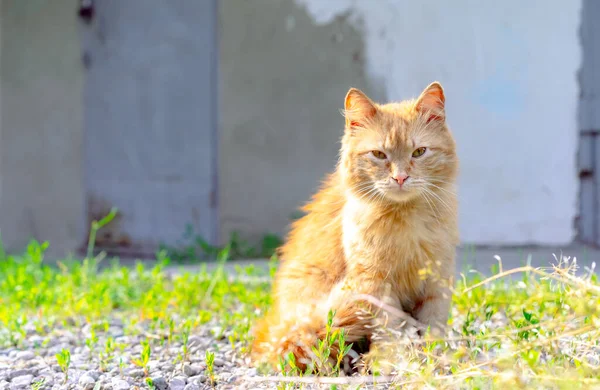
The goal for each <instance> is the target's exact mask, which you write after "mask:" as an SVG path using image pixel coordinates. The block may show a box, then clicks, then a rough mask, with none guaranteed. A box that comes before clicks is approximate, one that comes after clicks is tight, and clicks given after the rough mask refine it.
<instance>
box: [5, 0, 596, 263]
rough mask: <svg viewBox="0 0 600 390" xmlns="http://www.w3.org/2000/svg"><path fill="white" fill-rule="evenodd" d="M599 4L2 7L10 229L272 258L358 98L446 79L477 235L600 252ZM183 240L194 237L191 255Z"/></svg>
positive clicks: (367, 0) (78, 3)
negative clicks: (234, 244)
mask: <svg viewBox="0 0 600 390" xmlns="http://www.w3.org/2000/svg"><path fill="white" fill-rule="evenodd" d="M599 18H600V1H596V0H569V1H561V0H530V1H527V2H523V1H518V0H508V1H503V2H479V1H471V0H459V1H452V2H446V1H434V0H427V1H418V2H415V1H408V0H378V1H373V0H176V1H167V0H1V7H0V230H1V234H2V239H3V241H4V245H5V247H6V248H7V250H21V249H22V248H23V247H24V246H25V245H26V243H27V242H28V241H29V240H30V239H31V238H36V239H38V240H48V241H50V248H51V253H53V254H55V255H59V256H63V255H65V254H69V253H71V254H76V253H77V252H78V251H79V250H81V248H84V247H85V245H86V244H87V236H88V230H89V228H88V226H89V224H90V223H91V221H92V220H95V219H99V218H101V217H102V216H104V215H106V214H107V213H108V211H109V210H110V209H111V208H112V207H117V208H118V210H119V214H118V216H117V217H116V218H115V219H114V220H113V221H112V222H111V223H110V224H109V225H108V226H107V227H105V228H103V229H102V230H101V232H100V234H99V235H98V237H97V245H98V246H99V247H100V248H104V249H108V250H109V251H110V252H111V253H113V254H117V255H121V256H133V257H147V256H152V255H153V254H154V253H155V252H156V250H157V249H158V248H159V247H161V246H167V247H171V248H184V247H185V246H186V245H196V246H198V247H201V248H204V249H205V250H206V251H209V249H210V248H211V247H213V246H218V245H223V244H224V243H225V242H227V241H228V240H230V239H232V237H233V238H234V239H235V240H238V242H242V241H243V242H247V243H248V245H249V247H257V248H259V249H258V250H255V251H254V252H252V253H250V252H248V253H247V255H248V256H249V257H252V256H263V255H267V253H266V252H268V251H269V248H271V247H273V246H276V245H277V243H278V242H279V241H278V240H279V237H282V236H283V235H284V234H285V232H286V229H287V227H288V225H289V223H290V221H291V220H293V218H296V217H297V216H298V211H297V210H298V207H299V206H301V205H302V204H303V203H304V202H306V201H307V200H308V198H309V196H310V195H311V194H312V193H313V192H314V191H315V190H316V189H317V187H318V186H319V183H320V180H321V179H322V178H323V176H324V175H325V174H326V173H328V172H330V171H331V170H333V168H334V164H335V162H336V160H337V153H338V147H339V139H340V137H341V135H342V128H343V118H342V116H341V115H340V113H339V110H340V108H341V107H342V104H343V98H344V95H345V93H346V91H347V90H348V89H349V88H350V87H358V88H361V89H363V90H364V91H365V92H366V93H367V94H369V95H370V96H371V97H372V98H373V99H374V100H376V101H380V102H386V101H390V100H401V99H406V98H411V97H414V96H416V95H418V93H420V91H421V90H422V89H423V88H424V87H425V86H427V85H428V84H429V83H430V82H432V81H434V80H438V81H440V82H441V83H442V84H443V86H444V88H445V91H446V97H447V117H448V122H449V125H450V127H451V129H452V131H453V132H454V134H455V136H456V138H457V143H458V149H459V156H460V158H461V175H460V180H459V187H458V188H459V195H460V203H461V209H460V228H461V236H462V241H463V243H464V244H465V245H477V246H490V245H492V246H510V247H515V246H523V245H542V246H566V245H571V244H573V243H579V244H582V243H585V244H588V245H592V246H594V245H597V244H599V243H600V227H599V218H600V208H599V202H600V199H599V196H600V195H599V191H598V189H599V185H600V183H599V182H598V177H597V175H596V171H597V170H596V166H597V164H599V161H598V158H600V152H599V153H596V150H597V149H599V150H600V143H599V144H597V143H596V142H597V141H596V138H597V137H596V135H597V132H598V130H600V114H599V110H598V108H600V27H599V25H598V24H597V23H596V24H594V21H597V20H598V19H599ZM186 240H188V241H190V240H191V242H193V243H194V244H188V243H186Z"/></svg>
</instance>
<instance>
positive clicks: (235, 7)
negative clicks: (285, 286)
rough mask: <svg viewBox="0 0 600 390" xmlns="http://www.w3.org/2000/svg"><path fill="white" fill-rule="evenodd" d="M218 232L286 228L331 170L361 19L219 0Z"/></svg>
mask: <svg viewBox="0 0 600 390" xmlns="http://www.w3.org/2000/svg"><path fill="white" fill-rule="evenodd" d="M219 34H220V42H221V43H220V50H221V56H220V87H221V88H220V107H221V110H220V137H221V139H220V141H221V146H220V150H219V154H220V161H219V163H220V175H219V181H220V194H221V195H220V200H219V203H220V210H221V222H222V235H221V236H222V239H225V238H226V237H227V236H228V234H229V232H231V231H233V230H239V231H241V232H242V233H245V235H246V236H249V237H251V238H257V237H259V236H260V235H262V234H264V233H265V232H269V231H270V232H273V231H274V232H278V233H281V232H283V231H284V229H285V227H286V226H287V225H288V223H289V222H290V217H291V216H292V215H293V214H294V212H295V211H296V209H297V208H298V207H299V206H300V205H301V204H302V203H303V202H305V201H306V200H307V199H308V197H309V196H310V195H311V193H312V192H314V190H315V189H316V188H317V186H318V185H319V181H320V180H321V179H322V178H323V176H324V175H325V174H326V173H327V172H329V171H332V170H333V169H334V166H335V163H336V160H337V153H338V141H339V139H340V137H341V135H342V129H343V118H342V116H341V115H340V113H339V109H340V108H341V107H342V104H343V99H344V96H345V94H346V92H347V90H348V88H349V87H350V86H356V87H359V88H364V89H365V90H366V91H368V92H369V93H371V94H372V95H373V96H375V97H382V95H381V94H380V93H378V92H379V91H378V89H377V88H376V85H374V84H373V83H372V82H370V81H369V79H368V78H367V77H366V76H365V69H364V60H365V52H364V43H363V39H362V37H361V34H360V33H359V31H358V26H356V25H354V24H353V23H352V22H350V21H349V19H348V17H347V16H345V15H343V14H340V15H339V16H338V17H336V18H334V19H332V20H331V21H330V22H328V23H325V24H317V23H316V22H315V21H314V19H313V18H312V17H311V16H310V15H309V14H308V13H307V11H306V10H305V9H303V8H301V7H298V6H297V5H296V4H295V3H294V1H293V0H283V1H277V2H273V1H270V0H258V1H221V2H220V30H219Z"/></svg>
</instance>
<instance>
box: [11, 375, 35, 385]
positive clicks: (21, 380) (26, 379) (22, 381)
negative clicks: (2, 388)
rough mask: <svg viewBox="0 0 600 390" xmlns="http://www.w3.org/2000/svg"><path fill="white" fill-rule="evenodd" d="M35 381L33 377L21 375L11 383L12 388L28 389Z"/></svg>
mask: <svg viewBox="0 0 600 390" xmlns="http://www.w3.org/2000/svg"><path fill="white" fill-rule="evenodd" d="M32 381H33V375H21V376H17V377H14V378H13V379H12V380H11V381H10V387H27V386H29V385H30V384H31V382H32Z"/></svg>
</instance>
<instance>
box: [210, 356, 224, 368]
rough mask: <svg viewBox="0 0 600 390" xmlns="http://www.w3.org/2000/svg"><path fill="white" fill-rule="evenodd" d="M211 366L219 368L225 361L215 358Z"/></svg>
mask: <svg viewBox="0 0 600 390" xmlns="http://www.w3.org/2000/svg"><path fill="white" fill-rule="evenodd" d="M213 364H214V365H215V366H217V367H221V366H224V365H225V361H224V360H223V359H221V358H218V357H215V361H214V362H213Z"/></svg>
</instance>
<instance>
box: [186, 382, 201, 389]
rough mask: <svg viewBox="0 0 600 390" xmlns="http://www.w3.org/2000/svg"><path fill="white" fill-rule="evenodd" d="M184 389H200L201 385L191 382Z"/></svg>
mask: <svg viewBox="0 0 600 390" xmlns="http://www.w3.org/2000/svg"><path fill="white" fill-rule="evenodd" d="M183 390H200V386H198V385H196V384H194V383H190V384H189V385H186V386H185V387H184V388H183Z"/></svg>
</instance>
